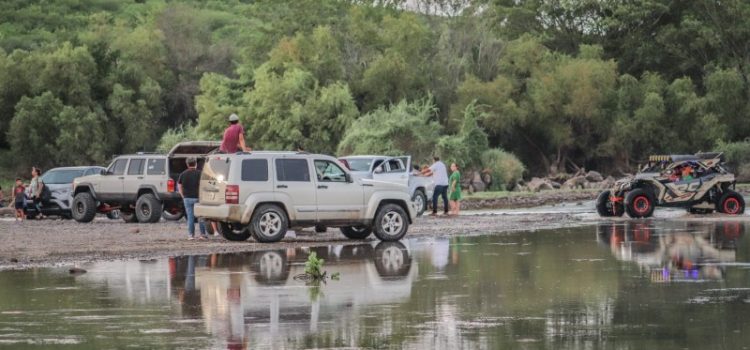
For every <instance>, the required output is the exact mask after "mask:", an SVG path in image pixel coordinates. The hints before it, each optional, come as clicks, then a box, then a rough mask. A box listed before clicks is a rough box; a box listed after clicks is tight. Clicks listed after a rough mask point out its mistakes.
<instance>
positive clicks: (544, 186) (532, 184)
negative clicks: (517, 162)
mask: <svg viewBox="0 0 750 350" xmlns="http://www.w3.org/2000/svg"><path fill="white" fill-rule="evenodd" d="M527 187H528V188H529V191H532V192H539V191H545V190H552V189H554V187H553V186H552V184H551V182H550V181H549V180H547V179H540V178H538V177H535V178H532V179H531V181H529V183H528V184H527Z"/></svg>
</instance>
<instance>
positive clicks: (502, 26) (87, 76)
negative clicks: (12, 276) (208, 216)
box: [0, 0, 750, 181]
mask: <svg viewBox="0 0 750 350" xmlns="http://www.w3.org/2000/svg"><path fill="white" fill-rule="evenodd" d="M749 18H750V4H748V3H747V2H745V1H742V0H729V1H722V2H718V1H668V0H637V1H627V2H621V1H588V0H581V1H566V2H559V1H546V0H535V1H484V0H477V1H459V0H425V1H399V0H390V1H382V0H378V1H374V0H373V1H364V0H361V1H355V0H351V1H344V0H295V1H281V0H259V1H240V0H227V1H180V2H173V1H164V0H154V1H151V0H132V1H114V0H59V1H41V0H35V1H27V0H9V1H4V2H3V3H2V4H0V23H2V24H0V149H1V150H0V153H1V154H0V155H1V156H2V157H1V158H2V163H4V164H0V165H2V167H3V168H4V169H12V170H13V171H18V170H19V169H25V168H26V167H28V166H30V165H32V164H34V165H38V166H41V167H45V168H46V167H50V166H56V165H75V164H92V163H95V164H104V163H105V162H106V161H107V160H108V159H110V158H111V157H112V155H114V154H122V153H128V152H135V151H144V150H145V151H152V150H154V149H156V148H157V147H159V146H160V145H161V148H162V149H165V148H167V147H168V146H169V145H170V144H173V143H174V142H176V141H178V140H181V139H190V138H196V137H200V138H204V137H207V138H219V137H220V134H221V131H222V129H223V128H224V126H225V120H226V117H227V115H229V114H230V113H237V114H239V115H240V117H241V119H242V122H243V123H244V124H245V126H246V128H247V130H248V139H249V143H250V144H252V146H253V147H255V148H256V149H294V147H295V145H296V144H298V143H301V144H302V145H303V146H304V147H305V148H306V149H308V150H310V151H313V152H325V153H339V154H348V153H387V154H399V153H402V152H407V153H410V154H412V155H414V156H415V157H416V158H417V159H418V160H420V161H421V160H424V159H426V158H428V157H429V156H430V155H432V154H433V153H439V154H442V155H443V157H444V158H448V159H456V160H458V161H459V162H461V163H462V164H465V165H468V166H474V167H484V168H490V169H492V171H493V172H495V173H497V174H498V175H497V176H500V177H504V178H507V180H504V181H513V179H515V178H517V177H518V175H517V173H518V171H517V170H516V169H517V168H518V164H520V167H521V169H524V170H522V171H526V175H527V176H528V175H536V174H547V173H549V172H557V171H575V170H577V168H579V167H585V168H587V169H591V168H596V169H600V170H602V171H605V172H617V171H623V172H625V171H632V169H633V168H634V166H635V165H636V163H637V162H639V161H641V160H643V159H644V158H645V157H646V155H648V154H650V153H686V152H691V153H692V152H695V151H698V150H704V151H705V150H711V149H714V148H717V147H718V148H720V149H726V150H730V151H731V150H736V149H739V148H742V147H745V148H750V147H748V146H747V143H746V142H745V138H747V137H748V136H750V124H748V123H747V122H746V119H747V116H748V113H749V112H750V105H748V101H750V99H748V97H750V96H748V95H749V94H750V92H749V89H748V88H749V87H750V85H748V84H749V83H748V76H749V75H750V65H749V63H750V61H748V57H750V44H748V43H750V20H749ZM738 142H739V143H738ZM493 149H494V150H495V151H491V152H490V153H488V151H489V150H493ZM728 154H730V155H732V157H735V156H736V157H737V158H738V159H733V161H735V162H736V163H737V166H738V167H741V166H742V165H743V164H747V160H745V159H744V158H742V159H739V158H740V156H742V155H743V153H742V152H729V153H728ZM745 154H746V153H745ZM483 155H484V156H483ZM509 158H510V160H508V159H509ZM501 162H502V164H508V165H507V166H508V167H512V168H513V170H508V171H505V170H504V168H505V166H502V165H500V164H501ZM739 163H742V164H739ZM498 169H500V170H503V171H500V170H498ZM748 170H750V168H749V169H748ZM749 172H750V171H749Z"/></svg>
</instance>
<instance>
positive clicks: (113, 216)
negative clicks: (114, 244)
mask: <svg viewBox="0 0 750 350" xmlns="http://www.w3.org/2000/svg"><path fill="white" fill-rule="evenodd" d="M106 215H107V219H110V220H117V219H119V218H120V211H119V210H110V211H108V212H107V214H106Z"/></svg>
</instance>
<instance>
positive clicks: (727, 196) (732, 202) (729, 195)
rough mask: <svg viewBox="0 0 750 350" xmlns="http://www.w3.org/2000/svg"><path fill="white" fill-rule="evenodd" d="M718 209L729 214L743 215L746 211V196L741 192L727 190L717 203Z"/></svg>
mask: <svg viewBox="0 0 750 350" xmlns="http://www.w3.org/2000/svg"><path fill="white" fill-rule="evenodd" d="M716 211H718V212H720V213H724V214H729V215H741V214H744V213H745V198H744V197H742V195H741V194H739V193H737V192H735V191H732V190H729V189H727V190H725V191H724V194H723V195H721V198H719V202H718V203H716Z"/></svg>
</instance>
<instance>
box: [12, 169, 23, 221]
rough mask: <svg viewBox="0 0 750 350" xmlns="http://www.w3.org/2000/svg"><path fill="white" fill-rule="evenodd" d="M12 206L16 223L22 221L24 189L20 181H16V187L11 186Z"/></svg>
mask: <svg viewBox="0 0 750 350" xmlns="http://www.w3.org/2000/svg"><path fill="white" fill-rule="evenodd" d="M13 206H14V208H15V209H16V221H19V220H20V221H23V220H24V219H25V218H26V213H25V212H24V210H25V209H26V187H25V186H24V185H23V181H21V179H20V178H19V179H16V185H15V186H13Z"/></svg>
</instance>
